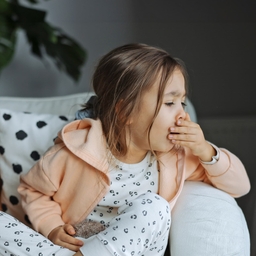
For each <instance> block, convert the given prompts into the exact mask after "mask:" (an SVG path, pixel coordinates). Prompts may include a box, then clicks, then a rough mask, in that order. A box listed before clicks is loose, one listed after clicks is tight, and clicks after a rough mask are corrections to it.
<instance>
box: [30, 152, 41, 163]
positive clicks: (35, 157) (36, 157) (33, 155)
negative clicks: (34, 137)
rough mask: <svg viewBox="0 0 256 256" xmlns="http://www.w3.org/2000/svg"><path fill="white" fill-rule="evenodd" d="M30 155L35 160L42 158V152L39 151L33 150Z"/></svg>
mask: <svg viewBox="0 0 256 256" xmlns="http://www.w3.org/2000/svg"><path fill="white" fill-rule="evenodd" d="M30 157H31V158H32V159H33V160H34V161H37V160H39V158H40V154H39V153H38V152H37V151H32V152H31V154H30Z"/></svg>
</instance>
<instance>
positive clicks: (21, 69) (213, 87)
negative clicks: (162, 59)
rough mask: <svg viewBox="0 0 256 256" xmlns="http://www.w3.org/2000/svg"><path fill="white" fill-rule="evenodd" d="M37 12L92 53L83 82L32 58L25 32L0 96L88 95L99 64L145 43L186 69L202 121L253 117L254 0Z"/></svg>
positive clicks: (151, 2) (147, 1)
mask: <svg viewBox="0 0 256 256" xmlns="http://www.w3.org/2000/svg"><path fill="white" fill-rule="evenodd" d="M20 2H21V3H22V1H20ZM24 4H26V5H27V6H29V5H28V3H27V2H25V1H24ZM32 7H33V8H37V9H41V10H45V11H47V17H46V20H47V21H48V22H49V23H50V24H52V25H53V26H55V27H59V28H61V29H63V30H64V31H65V33H66V34H68V35H69V36H71V37H72V38H74V39H75V40H77V41H78V42H79V43H80V44H81V46H83V48H84V49H85V50H86V51H87V54H88V55H87V61H86V63H85V65H84V66H83V67H82V74H81V78H80V80H79V82H78V83H75V82H74V81H73V80H72V79H71V78H70V77H69V76H67V75H66V74H65V73H64V72H60V71H59V70H58V69H57V68H56V67H55V66H54V65H53V64H52V63H51V61H48V60H47V59H45V60H44V61H43V62H42V61H41V60H40V59H38V58H37V57H35V56H34V55H32V54H31V53H30V48H29V44H28V43H27V40H26V38H25V36H24V33H23V32H22V31H20V32H19V33H18V44H17V47H16V50H15V54H14V58H13V60H12V61H11V63H10V64H9V65H8V66H7V67H6V68H4V69H3V70H2V72H1V73H0V96H26V97H35V96H37V97H42V96H57V95H67V94H73V93H79V92H84V91H91V85H90V82H91V75H92V73H93V70H94V66H95V65H96V63H97V60H98V59H99V58H100V57H101V56H102V55H103V54H105V53H107V52H108V51H110V50H111V49H113V48H115V47H117V46H120V45H122V44H126V43H131V42H140V43H146V44H150V45H154V46H159V47H161V48H164V49H165V50H167V51H168V52H169V53H170V54H171V55H173V56H175V57H179V58H181V59H182V60H183V61H184V62H185V63H186V66H187V69H188V72H189V75H190V91H189V97H190V99H191V100H192V102H193V104H194V106H195V108H196V111H197V115H198V117H199V118H205V117H214V116H218V117H219V116H222V115H223V116H226V115H229V116H232V115H255V114H256V105H255V103H254V102H255V93H254V92H255V74H256V1H247V0H243V1H241V0H239V1H238V0H225V1H219V0H217V1H216V0H215V1H211V0H207V1H201V0H200V1H197V0H194V1H191V0H179V1H172V0H169V1H168V0H138V1H130V0H107V1H106V0H96V1H95V0H72V1H71V0H61V1H60V0H59V1H58V0H48V1H43V0H42V1H39V4H37V5H34V6H32Z"/></svg>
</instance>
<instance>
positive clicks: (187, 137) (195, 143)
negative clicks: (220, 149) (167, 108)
mask: <svg viewBox="0 0 256 256" xmlns="http://www.w3.org/2000/svg"><path fill="white" fill-rule="evenodd" d="M176 125H177V126H175V127H171V128H170V134H169V135H168V138H169V139H170V140H171V142H172V143H173V144H176V145H180V146H184V147H187V148H189V149H190V150H191V151H192V154H193V155H195V156H198V157H199V158H200V159H201V160H202V161H204V162H209V161H211V160H212V156H214V155H216V152H215V149H214V148H213V147H212V146H211V144H209V143H208V142H207V141H206V140H205V138H204V134H203V131H202V129H201V127H200V126H199V125H198V124H197V123H194V122H192V121H191V120H190V117H189V114H188V113H186V118H185V119H184V120H182V119H179V120H178V121H177V122H176Z"/></svg>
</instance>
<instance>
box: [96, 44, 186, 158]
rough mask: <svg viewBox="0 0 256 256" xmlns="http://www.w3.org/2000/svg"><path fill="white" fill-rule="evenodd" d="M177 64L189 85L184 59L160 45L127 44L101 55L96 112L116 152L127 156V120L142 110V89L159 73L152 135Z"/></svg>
mask: <svg viewBox="0 0 256 256" xmlns="http://www.w3.org/2000/svg"><path fill="white" fill-rule="evenodd" d="M177 68H178V69H179V70H180V71H181V72H182V74H183V76H184V79H185V83H186V85H185V86H187V73H186V69H185V67H184V65H183V63H182V62H181V61H180V60H178V59H175V58H172V57H171V56H170V55H169V54H168V53H167V52H166V51H164V50H162V49H160V48H156V47H152V46H148V45H145V44H128V45H124V46H121V47H118V48H116V49H114V50H112V51H110V52H109V53H108V54H106V55H105V56H103V57H102V58H101V59H100V61H99V63H98V66H97V67H96V70H95V73H94V75H93V80H92V85H93V89H94V92H95V93H96V95H97V96H98V97H97V100H96V101H95V104H94V114H95V116H96V117H97V118H99V119H100V120H101V122H102V128H103V133H104V135H105V136H106V139H107V143H108V146H109V149H110V151H111V152H112V153H113V154H114V155H116V156H117V155H121V156H124V155H125V154H126V153H127V142H126V124H127V122H128V121H129V120H130V118H131V116H132V114H133V113H135V112H136V111H139V108H140V102H141V98H142V96H143V93H144V92H145V91H146V90H148V89H149V88H150V87H151V86H152V85H153V84H154V83H155V82H156V80H157V78H159V75H160V82H159V90H158V95H157V107H156V110H155V114H154V116H153V119H152V122H151V124H150V127H149V129H148V139H149V134H150V130H151V127H152V125H153V122H154V120H155V118H156V116H157V114H158V112H159V109H160V106H161V102H162V98H163V92H164V89H165V86H166V83H167V81H168V79H169V78H170V77H171V75H172V74H173V71H174V70H175V69H177ZM149 145H150V141H149Z"/></svg>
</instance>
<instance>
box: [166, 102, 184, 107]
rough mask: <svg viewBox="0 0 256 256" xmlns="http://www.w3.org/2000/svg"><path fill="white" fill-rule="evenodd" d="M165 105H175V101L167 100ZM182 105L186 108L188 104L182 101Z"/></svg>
mask: <svg viewBox="0 0 256 256" xmlns="http://www.w3.org/2000/svg"><path fill="white" fill-rule="evenodd" d="M165 105H166V106H168V107H170V106H172V105H174V102H166V103H165ZM181 105H182V107H183V108H185V107H186V106H187V104H186V103H185V102H181Z"/></svg>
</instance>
